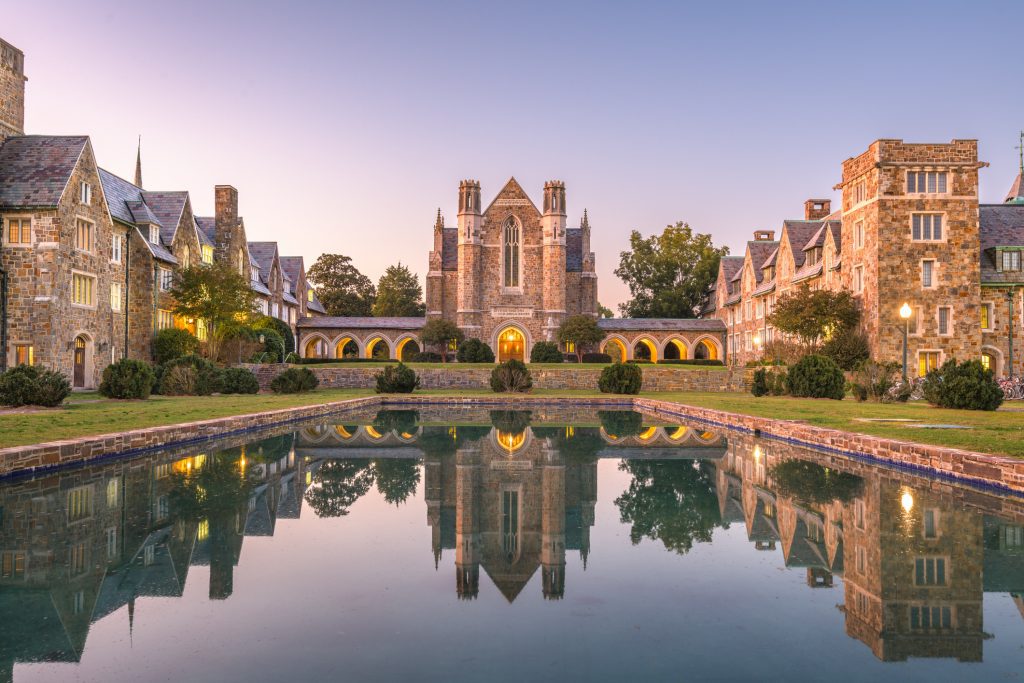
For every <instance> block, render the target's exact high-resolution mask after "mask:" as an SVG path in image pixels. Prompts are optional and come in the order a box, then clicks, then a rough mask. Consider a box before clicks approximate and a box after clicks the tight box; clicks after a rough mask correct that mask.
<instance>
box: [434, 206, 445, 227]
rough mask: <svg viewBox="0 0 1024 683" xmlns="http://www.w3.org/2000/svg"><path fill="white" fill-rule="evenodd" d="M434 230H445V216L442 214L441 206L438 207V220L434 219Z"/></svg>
mask: <svg viewBox="0 0 1024 683" xmlns="http://www.w3.org/2000/svg"><path fill="white" fill-rule="evenodd" d="M434 230H437V231H440V230H444V216H442V215H441V207H438V208H437V220H436V221H434Z"/></svg>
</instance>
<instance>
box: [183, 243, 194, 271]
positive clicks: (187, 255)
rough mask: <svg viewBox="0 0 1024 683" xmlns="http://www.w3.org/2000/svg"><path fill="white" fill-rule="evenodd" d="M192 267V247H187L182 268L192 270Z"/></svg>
mask: <svg viewBox="0 0 1024 683" xmlns="http://www.w3.org/2000/svg"><path fill="white" fill-rule="evenodd" d="M191 266H192V247H190V246H188V245H187V244H186V245H185V251H184V252H182V254H181V267H182V268H190V267H191Z"/></svg>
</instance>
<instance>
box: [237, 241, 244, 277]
mask: <svg viewBox="0 0 1024 683" xmlns="http://www.w3.org/2000/svg"><path fill="white" fill-rule="evenodd" d="M238 274H239V275H245V250H244V249H242V248H241V247H239V248H238Z"/></svg>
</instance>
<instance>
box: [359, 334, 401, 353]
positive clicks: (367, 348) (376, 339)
mask: <svg viewBox="0 0 1024 683" xmlns="http://www.w3.org/2000/svg"><path fill="white" fill-rule="evenodd" d="M378 344H384V348H385V349H387V356H386V357H387V358H394V357H395V356H394V354H393V353H392V350H393V349H394V348H395V346H394V344H392V343H391V340H390V339H388V338H387V337H385V336H384V335H383V334H375V335H373V336H371V337H369V338H368V339H367V340H366V343H365V344H364V346H363V356H364V357H366V358H373V352H374V351H375V350H376V349H377V345H378Z"/></svg>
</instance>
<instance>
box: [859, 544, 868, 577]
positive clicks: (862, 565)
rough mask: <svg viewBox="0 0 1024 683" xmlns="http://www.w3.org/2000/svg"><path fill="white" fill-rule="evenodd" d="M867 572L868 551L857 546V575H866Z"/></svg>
mask: <svg viewBox="0 0 1024 683" xmlns="http://www.w3.org/2000/svg"><path fill="white" fill-rule="evenodd" d="M867 570H868V551H867V550H865V548H864V546H862V545H859V546H857V573H858V574H866V573H867Z"/></svg>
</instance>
